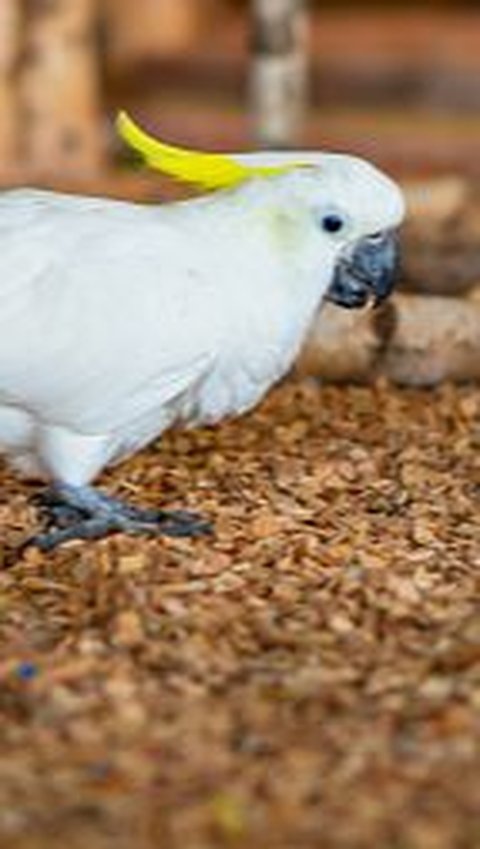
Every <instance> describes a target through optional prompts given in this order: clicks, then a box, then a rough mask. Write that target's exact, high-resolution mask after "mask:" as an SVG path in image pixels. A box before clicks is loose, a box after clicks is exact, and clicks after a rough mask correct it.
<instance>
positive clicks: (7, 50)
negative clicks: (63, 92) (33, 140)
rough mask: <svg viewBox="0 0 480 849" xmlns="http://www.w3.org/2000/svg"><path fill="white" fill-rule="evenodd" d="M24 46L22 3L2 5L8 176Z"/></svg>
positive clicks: (3, 153)
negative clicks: (18, 71)
mask: <svg viewBox="0 0 480 849" xmlns="http://www.w3.org/2000/svg"><path fill="white" fill-rule="evenodd" d="M19 47H20V7H19V3H18V0H1V2H0V171H2V172H5V173H8V171H9V170H10V169H11V168H12V167H13V166H14V165H15V161H16V154H17V102H16V96H15V89H14V85H13V79H14V74H15V67H16V64H17V61H18V55H19Z"/></svg>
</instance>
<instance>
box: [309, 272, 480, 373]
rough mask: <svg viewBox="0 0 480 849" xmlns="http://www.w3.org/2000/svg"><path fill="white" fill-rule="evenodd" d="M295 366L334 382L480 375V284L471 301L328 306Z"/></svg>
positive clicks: (408, 299)
mask: <svg viewBox="0 0 480 849" xmlns="http://www.w3.org/2000/svg"><path fill="white" fill-rule="evenodd" d="M296 370H297V371H298V372H299V373H301V374H310V375H317V376H319V377H322V378H324V379H326V380H331V381H369V380H371V379H373V378H375V377H377V376H379V375H384V376H386V377H387V378H389V379H390V380H392V381H394V382H395V383H398V384H402V385H408V386H434V385H435V384H437V383H439V382H441V381H443V380H454V381H463V380H473V379H480V286H479V287H478V288H477V289H476V290H475V291H474V293H473V294H472V296H471V297H469V298H451V297H440V296H434V295H426V296H423V295H409V294H398V295H396V296H395V297H394V298H392V300H391V301H390V302H389V303H388V304H386V305H385V307H384V308H382V309H381V310H379V311H377V310H366V311H361V312H348V311H346V310H342V309H340V308H338V307H334V306H332V305H329V304H328V305H326V306H325V307H324V308H323V309H322V310H321V311H320V313H319V314H318V316H317V318H316V320H315V322H314V325H313V327H312V330H311V333H310V335H309V338H308V340H307V342H306V345H305V347H304V349H303V351H302V353H301V356H300V358H299V360H298V363H297V366H296Z"/></svg>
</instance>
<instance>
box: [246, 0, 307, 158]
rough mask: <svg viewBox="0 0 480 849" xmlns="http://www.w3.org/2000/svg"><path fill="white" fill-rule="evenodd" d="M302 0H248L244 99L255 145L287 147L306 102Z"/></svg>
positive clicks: (294, 139)
mask: <svg viewBox="0 0 480 849" xmlns="http://www.w3.org/2000/svg"><path fill="white" fill-rule="evenodd" d="M307 22H308V17H307V4H306V0H253V4H252V36H251V74H250V99H251V112H252V121H253V136H254V140H255V142H256V143H257V144H258V145H259V146H260V147H265V148H282V147H292V146H294V144H295V143H296V142H297V141H298V139H299V136H300V133H301V130H302V127H303V123H304V119H305V111H306V102H307V88H308V85H307V75H308V57H307V32H308V27H307Z"/></svg>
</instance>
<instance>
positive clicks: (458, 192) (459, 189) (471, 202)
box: [401, 177, 480, 295]
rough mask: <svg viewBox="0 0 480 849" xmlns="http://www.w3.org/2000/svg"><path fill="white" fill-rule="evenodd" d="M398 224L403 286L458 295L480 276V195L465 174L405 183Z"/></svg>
mask: <svg viewBox="0 0 480 849" xmlns="http://www.w3.org/2000/svg"><path fill="white" fill-rule="evenodd" d="M406 197H407V206H408V216H407V221H406V224H405V226H404V228H403V230H402V237H401V241H402V244H401V253H402V273H403V287H404V288H405V289H408V290H411V291H416V292H428V293H431V294H436V295H461V294H464V293H465V292H468V291H469V290H470V289H471V288H472V287H473V286H474V285H475V284H476V282H477V281H478V280H479V279H480V247H479V245H480V198H478V197H477V196H476V193H475V189H474V187H473V186H472V185H470V184H469V183H468V182H467V181H466V180H465V179H462V178H459V177H446V178H443V179H437V180H429V181H424V182H417V183H415V184H411V185H410V186H407V187H406Z"/></svg>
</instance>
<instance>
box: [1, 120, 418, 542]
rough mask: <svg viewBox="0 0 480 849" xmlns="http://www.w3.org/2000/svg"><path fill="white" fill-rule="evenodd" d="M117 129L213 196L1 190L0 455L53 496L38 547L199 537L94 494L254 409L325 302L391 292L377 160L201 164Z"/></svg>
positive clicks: (230, 159)
mask: <svg viewBox="0 0 480 849" xmlns="http://www.w3.org/2000/svg"><path fill="white" fill-rule="evenodd" d="M118 126H119V130H120V134H121V135H122V137H123V138H124V139H125V140H126V141H127V142H128V143H129V144H130V145H131V146H132V147H133V148H135V149H136V150H137V151H138V152H140V153H141V154H142V155H143V157H144V159H145V160H146V161H147V163H148V164H149V165H150V166H152V167H154V168H157V169H158V170H161V171H163V172H164V173H166V174H169V175H171V176H173V177H175V178H176V179H180V180H183V181H184V182H187V183H190V184H196V185H197V186H200V187H203V188H204V189H208V190H209V192H208V193H207V194H205V193H204V194H203V195H202V196H200V197H195V198H193V199H190V200H186V201H179V202H175V203H170V204H165V205H161V206H153V205H150V206H147V205H138V204H132V203H125V202H118V201H112V200H105V199H96V198H89V197H74V196H68V195H63V194H56V193H53V192H47V191H37V190H32V189H19V190H12V191H6V192H4V193H3V194H1V195H0V450H1V451H2V452H4V453H5V454H6V455H7V456H8V457H9V458H10V460H11V461H12V462H13V464H14V466H15V467H16V468H17V469H19V470H20V471H22V472H24V473H26V474H28V475H29V476H32V475H33V476H39V477H41V478H44V479H46V480H47V481H49V483H50V486H49V490H48V491H47V494H46V496H45V499H44V507H45V505H46V506H47V507H48V509H49V515H50V521H49V524H48V527H47V528H46V529H45V531H44V532H43V533H42V534H40V535H39V536H38V537H36V538H35V542H36V543H37V544H38V545H40V546H41V547H42V548H44V549H48V548H51V547H53V546H54V545H56V544H58V543H59V542H62V541H65V540H70V539H73V538H84V539H86V538H94V537H98V536H101V535H103V534H104V533H107V532H110V531H113V530H121V531H127V532H142V531H147V532H160V533H166V534H172V535H189V534H197V533H201V532H203V531H205V530H206V529H207V527H208V524H207V523H206V522H204V521H202V520H201V519H200V518H199V517H196V516H194V515H192V514H190V513H184V512H182V511H177V512H173V513H171V512H170V513H168V512H166V511H162V510H159V511H152V510H143V509H141V508H136V507H133V506H128V505H125V504H123V503H122V502H120V501H118V500H115V499H113V498H111V497H109V496H107V495H105V494H102V493H100V492H98V491H97V490H95V489H94V488H93V487H92V486H91V482H92V480H93V479H94V478H95V477H96V476H97V475H98V474H99V472H100V471H101V470H102V469H103V468H104V467H105V466H107V465H108V464H111V463H114V462H117V461H119V460H121V459H123V458H125V457H128V456H129V455H130V454H132V453H133V452H135V451H138V450H139V449H140V448H142V447H143V446H145V445H147V444H148V443H149V442H151V441H152V440H153V439H155V438H156V437H157V436H158V435H159V434H161V433H162V432H163V431H164V430H165V429H166V428H168V427H170V426H172V425H174V424H185V425H187V426H191V425H196V424H199V425H200V424H205V423H213V422H217V421H219V420H221V419H223V418H224V417H225V416H230V415H237V414H239V413H242V412H244V411H245V410H248V409H250V408H251V407H252V406H254V405H255V404H256V403H257V402H258V401H259V400H260V399H261V398H262V397H263V396H264V395H265V393H266V392H267V390H268V389H269V387H270V386H271V385H272V384H273V383H275V381H277V380H278V379H279V378H280V377H282V375H284V374H285V373H286V371H287V370H288V369H289V367H290V366H291V364H292V362H293V361H294V359H295V357H296V355H297V353H298V351H299V349H300V346H301V344H302V341H303V340H304V338H305V336H306V334H307V331H308V329H309V326H310V324H311V322H312V319H313V318H314V316H315V313H316V312H317V310H318V308H319V306H320V304H321V303H322V301H323V300H325V299H329V300H331V301H334V302H335V303H337V304H339V305H342V306H344V307H361V306H363V305H364V304H366V303H367V302H370V301H373V302H379V301H381V300H382V299H383V298H385V297H386V296H387V295H388V294H389V292H390V290H391V288H392V285H393V272H394V267H395V261H396V240H395V229H396V228H397V226H398V225H399V224H400V222H401V220H402V218H403V215H404V201H403V197H402V194H401V191H400V190H399V188H398V187H397V185H396V184H395V183H394V182H393V181H392V180H391V179H389V178H388V177H387V176H385V175H384V174H383V173H381V172H380V171H378V170H377V169H376V168H375V167H373V166H372V165H370V164H369V163H367V162H365V161H363V160H361V159H358V158H356V157H353V156H346V155H340V154H328V153H311V152H309V153H299V152H297V153H292V152H290V153H285V152H278V153H277V152H270V153H269V152H264V153H263V152H262V153H252V154H238V155H237V154H228V155H227V154H204V153H197V152H194V151H188V150H184V149H180V148H176V147H172V146H169V145H165V144H162V143H161V142H158V141H156V140H154V139H153V138H151V137H150V136H148V135H147V134H146V133H144V132H143V131H142V130H141V129H140V128H139V127H138V126H137V125H136V124H134V123H133V121H131V119H129V118H128V116H126V115H125V114H124V113H122V114H121V115H120V118H119V122H118Z"/></svg>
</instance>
